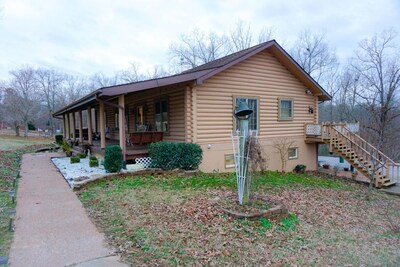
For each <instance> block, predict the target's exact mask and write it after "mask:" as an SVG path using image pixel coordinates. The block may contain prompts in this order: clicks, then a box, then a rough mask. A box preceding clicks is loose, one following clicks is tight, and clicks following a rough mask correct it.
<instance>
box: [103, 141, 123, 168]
mask: <svg viewBox="0 0 400 267" xmlns="http://www.w3.org/2000/svg"><path fill="white" fill-rule="evenodd" d="M104 168H105V169H106V171H107V172H119V171H120V170H121V168H122V149H121V148H120V147H119V146H107V147H106V150H105V153H104Z"/></svg>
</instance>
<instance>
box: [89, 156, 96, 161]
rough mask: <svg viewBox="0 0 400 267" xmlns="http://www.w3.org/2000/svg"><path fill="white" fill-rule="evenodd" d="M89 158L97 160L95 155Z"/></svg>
mask: <svg viewBox="0 0 400 267" xmlns="http://www.w3.org/2000/svg"><path fill="white" fill-rule="evenodd" d="M89 159H90V160H97V158H96V156H90V158H89Z"/></svg>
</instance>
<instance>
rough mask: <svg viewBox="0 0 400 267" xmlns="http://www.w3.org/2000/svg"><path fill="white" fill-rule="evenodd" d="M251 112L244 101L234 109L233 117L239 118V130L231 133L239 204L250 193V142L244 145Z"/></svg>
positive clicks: (245, 199) (242, 202)
mask: <svg viewBox="0 0 400 267" xmlns="http://www.w3.org/2000/svg"><path fill="white" fill-rule="evenodd" d="M252 113H253V110H251V109H249V106H248V105H247V103H246V102H244V101H242V102H240V103H239V107H238V108H237V109H236V110H235V117H236V118H237V119H238V120H239V126H240V131H236V135H234V134H233V133H232V145H233V152H234V157H235V169H236V181H237V185H238V197H239V203H240V205H242V204H246V203H247V202H248V200H249V195H250V177H249V175H248V171H247V167H248V161H249V151H250V144H248V145H247V146H246V143H247V142H248V140H249V136H250V135H249V116H250V115H251V114H252ZM235 140H236V141H235Z"/></svg>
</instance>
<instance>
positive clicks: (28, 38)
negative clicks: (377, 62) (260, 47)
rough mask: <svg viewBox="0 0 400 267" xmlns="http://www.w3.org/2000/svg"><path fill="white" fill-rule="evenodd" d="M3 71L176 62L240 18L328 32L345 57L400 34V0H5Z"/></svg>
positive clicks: (278, 35)
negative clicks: (181, 49) (191, 44)
mask: <svg viewBox="0 0 400 267" xmlns="http://www.w3.org/2000/svg"><path fill="white" fill-rule="evenodd" d="M0 6H1V7H2V11H1V16H0V36H1V39H0V40H1V41H0V79H4V78H7V77H8V72H9V71H10V70H11V69H15V68H19V67H21V66H24V65H32V66H35V67H50V68H56V69H59V70H61V71H64V72H68V73H71V74H80V75H90V74H93V73H96V72H103V73H105V74H108V75H111V74H114V73H115V72H116V71H118V70H121V69H124V68H127V67H128V66H129V63H130V62H138V63H140V65H141V66H142V67H143V68H144V69H146V68H148V69H150V68H151V67H152V66H153V65H164V66H168V63H169V61H168V46H169V44H170V43H171V42H173V41H176V40H177V39H178V38H179V35H180V34H182V33H189V32H190V31H191V30H193V29H194V28H198V29H201V30H205V31H209V30H212V31H215V32H218V33H224V32H228V31H230V30H231V29H232V28H234V26H235V23H236V22H237V21H238V20H243V21H245V22H249V23H251V26H252V29H253V31H254V32H258V31H259V30H260V29H261V28H262V27H274V29H275V31H274V38H275V39H276V40H277V41H278V43H285V44H286V45H289V44H291V42H293V41H294V40H295V39H296V38H297V36H298V34H299V33H300V32H301V31H302V30H305V29H310V30H311V31H312V32H321V31H323V32H325V34H326V39H327V40H328V41H329V45H330V46H331V47H333V48H335V49H336V52H337V54H338V56H339V59H340V61H341V62H344V61H345V59H346V58H347V57H349V56H351V54H352V52H353V51H354V49H356V47H357V44H358V42H359V41H361V40H362V39H364V38H367V37H370V36H372V35H373V34H374V33H375V32H381V31H382V30H384V29H390V28H393V29H394V30H396V31H397V32H398V33H399V34H400V1H399V0H335V1H329V0H327V1H322V0H319V1H318V0H314V1H312V0H287V1H276V0H263V1H252V0H225V1H218V0H214V1H208V0H207V1H190V0H168V1H165V0H148V1H133V0H112V1H110V0H0Z"/></svg>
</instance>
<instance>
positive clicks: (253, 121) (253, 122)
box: [234, 97, 258, 131]
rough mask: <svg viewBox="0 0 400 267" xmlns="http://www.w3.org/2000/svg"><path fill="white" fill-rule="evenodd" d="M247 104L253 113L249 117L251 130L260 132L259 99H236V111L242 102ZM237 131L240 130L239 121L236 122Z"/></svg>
mask: <svg viewBox="0 0 400 267" xmlns="http://www.w3.org/2000/svg"><path fill="white" fill-rule="evenodd" d="M242 101H243V102H246V103H247V105H248V106H249V108H250V109H251V110H253V113H252V114H251V115H250V116H249V129H250V130H254V131H258V98H257V97H235V98H234V105H235V109H236V108H237V107H238V106H239V103H240V102H242ZM235 127H236V130H237V129H239V122H238V119H236V120H235Z"/></svg>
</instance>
